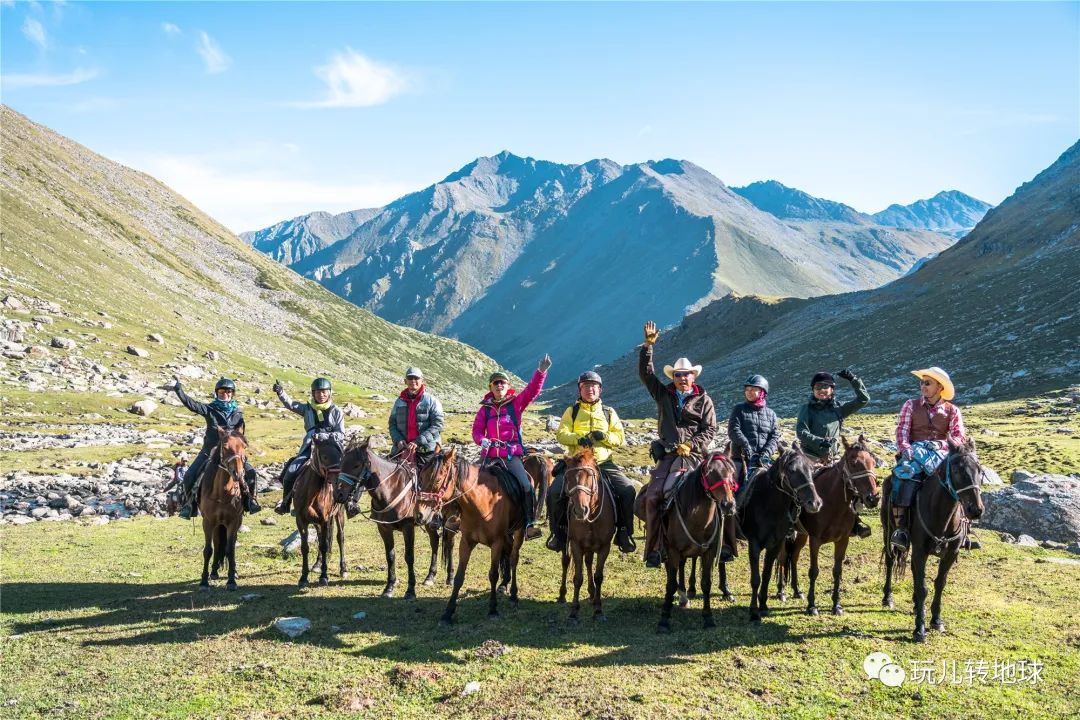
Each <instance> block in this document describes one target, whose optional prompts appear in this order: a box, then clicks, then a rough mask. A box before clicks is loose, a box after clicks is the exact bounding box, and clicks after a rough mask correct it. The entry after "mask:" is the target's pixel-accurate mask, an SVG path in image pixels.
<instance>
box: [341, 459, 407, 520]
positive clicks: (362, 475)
mask: <svg viewBox="0 0 1080 720" xmlns="http://www.w3.org/2000/svg"><path fill="white" fill-rule="evenodd" d="M360 452H361V454H362V456H363V458H364V461H363V464H362V466H361V468H360V471H359V472H358V473H357V474H356V475H351V474H349V473H347V472H344V471H343V470H340V469H339V470H338V473H337V477H338V480H340V481H341V482H342V483H343V484H344V485H346V486H347V487H349V488H350V491H349V494H350V495H352V490H351V488H355V487H356V486H357V485H358V484H359V485H360V487H362V488H363V489H364V490H367V491H368V492H374V491H375V489H376V488H377V487H379V485H380V484H382V478H381V477H379V475H378V473H375V472H373V471H372V469H371V449H370V448H368V447H366V446H364V447H363V448H362V449H360ZM395 457H396V456H395ZM342 459H343V460H344V458H342ZM404 468H405V463H404V461H402V462H400V463H398V464H397V466H396V467H395V468H394V470H393V471H392V472H391V473H390V476H393V475H394V474H396V473H397V472H398V471H399V470H402V469H404ZM373 479H374V482H372V480H373ZM418 487H419V473H417V476H416V477H414V478H412V479H411V480H410V479H406V480H405V482H403V483H402V486H401V492H399V493H398V494H397V496H396V497H395V498H394V499H393V500H391V501H390V502H389V503H387V504H386V506H385V507H383V508H379V509H376V508H374V507H373V508H371V511H370V512H368V513H364V512H363V511H360V516H361V517H363V518H364V519H366V520H371V521H372V522H376V523H379V524H381V525H395V524H397V523H399V522H401V520H402V518H398V519H397V520H380V519H378V518H376V517H373V516H372V515H373V513H388V512H390V511H391V510H393V509H394V508H395V507H397V506H398V504H399V503H401V501H402V500H404V499H405V497H406V496H407V495H408V494H409V491H410V490H413V491H416V490H417V489H418Z"/></svg>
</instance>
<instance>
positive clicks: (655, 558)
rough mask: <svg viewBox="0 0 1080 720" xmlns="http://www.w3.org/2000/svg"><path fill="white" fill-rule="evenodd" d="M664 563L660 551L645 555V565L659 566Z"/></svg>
mask: <svg viewBox="0 0 1080 720" xmlns="http://www.w3.org/2000/svg"><path fill="white" fill-rule="evenodd" d="M662 564H663V559H662V558H661V557H660V553H658V552H656V551H653V552H651V553H649V554H648V555H646V556H645V567H650V568H658V567H660V566H661V565H662Z"/></svg>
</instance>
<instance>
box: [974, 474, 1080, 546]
mask: <svg viewBox="0 0 1080 720" xmlns="http://www.w3.org/2000/svg"><path fill="white" fill-rule="evenodd" d="M1015 476H1016V473H1014V481H1013V484H1012V485H1010V486H1008V487H1006V488H1003V489H1001V490H995V491H993V492H987V493H984V494H983V503H984V505H985V511H984V512H983V516H982V518H981V519H980V525H982V526H983V527H986V528H990V529H991V530H998V531H1000V532H1008V533H1012V534H1014V535H1018V536H1019V540H1018V542H1019V544H1024V537H1029V538H1032V542H1034V538H1036V537H1037V538H1040V539H1043V540H1053V541H1055V542H1061V543H1070V542H1075V541H1078V540H1080V478H1075V477H1069V476H1066V475H1036V476H1034V477H1031V478H1028V479H1025V480H1019V481H1017V480H1016V479H1015Z"/></svg>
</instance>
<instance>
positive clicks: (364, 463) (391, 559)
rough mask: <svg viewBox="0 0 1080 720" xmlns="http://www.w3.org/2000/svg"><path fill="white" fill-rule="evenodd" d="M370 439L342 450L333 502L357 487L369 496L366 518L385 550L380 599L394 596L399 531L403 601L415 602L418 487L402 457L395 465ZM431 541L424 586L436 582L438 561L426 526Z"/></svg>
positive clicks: (434, 533)
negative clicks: (402, 549) (405, 582)
mask: <svg viewBox="0 0 1080 720" xmlns="http://www.w3.org/2000/svg"><path fill="white" fill-rule="evenodd" d="M369 441H370V438H365V439H364V440H360V439H359V437H357V436H354V440H353V441H352V442H351V443H350V444H349V446H348V447H347V448H346V449H345V454H344V455H343V456H342V458H341V472H339V473H338V475H337V479H336V480H335V485H334V499H335V501H336V502H338V503H345V502H347V501H348V499H349V496H350V495H351V494H352V491H353V488H354V487H355V486H356V485H357V484H359V485H360V487H362V488H363V489H364V490H366V491H367V492H368V494H369V495H370V496H371V512H370V513H369V514H368V516H367V517H368V519H369V520H371V521H373V522H374V523H375V524H376V526H377V527H378V529H379V537H381V538H382V541H383V549H384V550H385V551H386V587H384V588H383V592H382V596H383V597H386V598H388V597H393V595H394V588H395V587H397V568H396V565H397V562H396V557H395V552H394V531H397V532H400V533H401V534H402V537H403V539H404V540H405V566H406V567H407V568H408V574H409V584H408V587H407V588H406V589H405V599H406V600H414V599H416V572H415V570H414V557H415V556H414V550H413V548H414V546H415V538H416V511H417V505H416V501H417V488H416V482H417V481H416V475H415V470H414V469H413V468H412V466H411V465H410V464H409V461H407V460H406V459H405V458H402V459H401V462H394V461H392V460H388V459H385V458H382V457H380V456H379V455H377V454H376V453H375V451H374V450H372V449H371V447H370V442H369ZM426 530H427V534H428V539H429V540H430V542H431V564H430V566H429V568H428V574H427V577H426V578H425V579H424V584H425V585H432V584H434V582H435V571H436V568H437V566H438V558H439V531H438V530H437V529H435V528H433V527H427V528H426ZM444 535H445V538H446V540H447V542H453V536H452V535H451V534H450V533H449V532H444Z"/></svg>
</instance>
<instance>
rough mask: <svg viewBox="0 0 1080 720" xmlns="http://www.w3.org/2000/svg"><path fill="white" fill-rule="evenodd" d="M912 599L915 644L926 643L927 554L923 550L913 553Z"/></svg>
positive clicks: (915, 550) (917, 549)
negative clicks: (913, 602) (913, 605)
mask: <svg viewBox="0 0 1080 720" xmlns="http://www.w3.org/2000/svg"><path fill="white" fill-rule="evenodd" d="M911 584H912V586H913V590H914V591H913V592H912V598H913V600H914V601H915V632H914V633H912V639H914V640H915V642H926V607H925V605H926V553H925V552H923V551H922V549H921V548H914V547H913V548H912V552H911Z"/></svg>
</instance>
